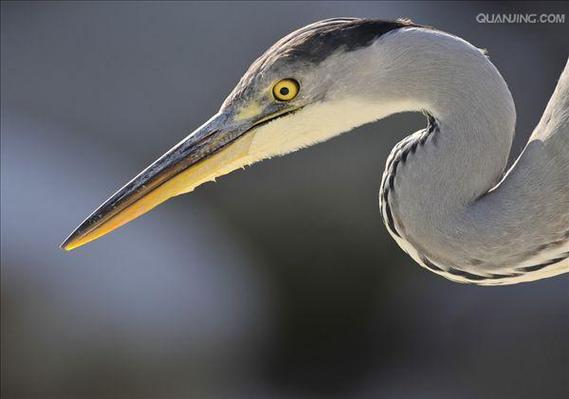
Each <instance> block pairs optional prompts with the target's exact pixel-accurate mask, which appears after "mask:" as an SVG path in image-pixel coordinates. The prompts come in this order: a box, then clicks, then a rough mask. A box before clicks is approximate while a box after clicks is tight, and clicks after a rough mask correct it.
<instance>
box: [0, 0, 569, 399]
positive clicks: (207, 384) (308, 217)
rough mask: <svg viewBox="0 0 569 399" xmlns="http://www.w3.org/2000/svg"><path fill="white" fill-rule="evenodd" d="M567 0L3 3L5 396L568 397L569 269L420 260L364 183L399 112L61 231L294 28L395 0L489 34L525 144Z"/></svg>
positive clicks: (428, 18) (554, 57)
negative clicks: (456, 279) (512, 269)
mask: <svg viewBox="0 0 569 399" xmlns="http://www.w3.org/2000/svg"><path fill="white" fill-rule="evenodd" d="M480 12H485V13H533V12H537V13H542V12H555V13H563V14H566V18H569V17H568V15H569V9H568V3H567V2H558V3H547V2H523V3H489V2H488V3H476V2H454V3H453V2H437V3H432V2H431V3H430V2H400V3H395V2H393V3H392V2H385V3H383V2H366V3H360V2H319V3H303V2H289V3H261V2H246V3H237V2H231V3H229V2H227V3H226V2H204V3H189V2H188V3H186V2H171V3H167V2H166V3H152V2H147V3H137V2H126V3H119V2H106V3H90V2H76V3H74V2H54V3H52V2H36V3H26V2H2V8H1V23H2V27H1V33H2V35H1V45H2V54H1V73H2V74H1V88H2V90H1V105H2V109H1V112H2V113H1V117H2V119H1V122H2V123H1V127H2V142H1V144H2V152H1V155H2V158H1V170H2V174H1V178H2V190H1V200H2V215H1V216H2V223H1V226H2V247H1V249H2V285H1V287H2V297H1V306H2V384H1V386H2V397H3V398H6V399H9V398H42V399H44V398H78V399H83V398H120V399H122V398H140V399H145V398H220V399H225V398H232V399H233V398H238V399H239V398H277V399H278V398H283V399H284V398H362V399H363V398H396V399H407V398H419V399H425V398H437V399H440V398H532V399H533V398H567V397H569V382H568V380H569V379H568V376H569V343H568V342H569V341H568V339H567V337H568V336H569V316H568V315H569V298H568V288H569V278H568V277H567V276H562V277H557V278H553V279H549V280H543V281H538V282H535V283H531V284H521V285H516V286H510V287H499V288H481V287H474V286H466V285H459V284H455V283H451V282H449V281H447V280H444V279H442V278H440V277H437V276H436V275H434V274H431V273H429V272H427V271H425V270H424V269H422V268H420V267H419V266H418V265H416V264H415V263H414V262H413V261H412V260H411V259H410V258H409V257H408V256H407V255H405V254H404V253H403V252H402V251H401V250H400V249H399V247H398V246H397V245H396V244H395V242H394V241H393V240H392V239H391V238H390V237H389V236H388V234H387V232H386V230H385V228H384V227H383V224H382V221H381V219H380V215H379V211H378V200H377V191H378V188H379V179H380V175H381V172H382V170H383V166H384V164H385V159H386V157H387V155H388V153H389V151H390V149H391V148H392V147H393V145H394V144H395V143H396V142H397V141H399V140H400V139H401V138H403V137H404V136H405V135H406V134H407V133H410V132H414V131H416V130H418V129H420V128H422V127H423V126H424V124H425V121H424V118H423V117H422V116H420V115H411V114H406V115H397V116H394V117H390V118H388V119H387V120H384V121H380V122H378V123H375V124H373V125H370V126H366V127H364V128H360V129H357V130H355V131H353V132H351V133H350V134H347V135H344V136H341V137H339V138H336V139H334V140H332V141H330V142H327V143H325V144H322V145H319V146H316V147H314V148H310V149H308V150H305V151H302V152H299V153H295V154H292V155H289V156H287V157H283V158H280V159H274V160H271V161H267V162H263V163H261V164H258V165H255V166H253V167H251V168H248V169H247V170H245V171H238V172H235V173H233V174H231V175H229V176H226V177H224V178H222V179H220V180H219V183H217V184H208V185H206V186H203V187H201V188H199V189H198V190H197V191H196V192H194V193H193V194H191V195H187V196H182V197H178V198H176V199H173V200H171V201H169V202H168V203H167V204H165V205H163V206H161V207H159V208H157V209H156V210H154V211H153V212H151V213H150V214H148V215H146V216H144V217H142V218H140V219H138V220H136V221H134V222H133V223H131V224H129V225H128V226H126V227H124V228H122V229H120V230H119V231H117V232H115V233H113V234H111V235H109V236H106V237H105V238H103V239H101V240H98V241H96V242H94V243H92V244H91V245H89V246H86V247H84V248H81V249H80V250H77V251H74V252H72V253H64V252H63V251H61V250H59V248H58V244H59V243H60V242H61V241H62V240H63V239H64V238H65V236H66V235H67V234H68V233H69V232H70V231H71V230H72V229H73V228H74V227H75V226H76V225H77V224H78V223H79V222H80V221H81V220H82V219H83V218H84V217H85V216H87V215H88V214H89V213H90V212H91V211H92V210H93V209H94V208H95V207H96V206H98V205H99V204H100V203H101V202H102V201H103V200H104V199H106V198H107V197H108V196H109V195H110V194H112V193H113V192H114V191H115V190H116V189H117V188H119V187H120V186H121V185H122V184H123V183H125V182H126V181H127V180H128V179H130V178H131V177H132V176H134V175H135V174H136V173H138V172H139V171H140V170H141V169H142V168H143V167H145V166H146V165H147V164H148V163H149V162H151V161H153V160H154V159H155V158H156V157H157V156H159V155H161V154H162V153H163V152H165V151H166V150H167V149H169V148H170V147H171V146H172V145H173V144H175V143H177V142H178V141H179V140H180V139H181V138H183V137H184V136H185V135H186V134H187V133H189V132H190V131H191V130H193V128H195V127H196V126H198V125H199V124H201V123H202V122H203V121H205V120H206V119H208V118H209V116H210V115H211V114H213V113H214V112H216V110H217V108H218V107H219V105H220V104H221V102H222V100H223V99H224V98H225V95H226V94H228V93H229V91H230V90H231V89H232V87H233V85H234V84H235V83H236V82H237V80H238V79H239V77H240V76H241V74H242V73H243V72H244V71H245V69H246V68H247V67H248V65H249V64H250V63H251V62H252V61H253V60H254V59H255V58H256V57H257V56H259V55H260V54H261V53H262V52H263V51H264V50H265V49H266V48H267V47H268V46H270V45H271V44H272V43H273V42H275V41H276V40H277V39H279V38H280V37H282V36H283V35H285V34H287V33H288V32H290V31H291V30H294V29H296V28H299V27H301V26H303V25H305V24H307V23H310V22H313V21H315V20H318V19H323V18H328V17H334V16H358V17H379V18H384V19H393V18H397V17H410V18H412V19H414V20H415V21H416V22H418V23H423V24H428V25H432V26H435V27H437V28H439V29H442V30H445V31H448V32H452V33H454V34H457V35H459V36H461V37H463V38H465V39H466V40H468V41H470V42H472V43H474V44H475V45H477V46H479V47H484V48H487V49H488V51H489V55H490V57H491V59H492V60H493V62H494V63H495V64H496V65H497V67H498V68H499V69H500V71H501V72H502V74H503V75H504V77H505V79H506V81H507V82H508V84H509V86H510V89H511V90H512V92H513V95H514V98H515V101H516V106H517V111H518V133H517V138H516V143H515V146H514V149H513V154H512V158H515V156H517V154H518V153H519V151H520V150H521V148H522V146H523V144H524V142H525V140H526V139H527V137H528V136H529V134H530V132H531V130H532V129H533V127H534V125H535V124H536V123H537V121H538V119H539V117H540V116H541V114H542V112H543V109H544V107H545V104H546V102H547V100H548V99H549V96H550V95H551V93H552V90H553V88H554V86H555V83H556V80H557V78H558V76H559V74H560V72H561V70H562V68H563V65H564V63H565V61H566V57H567V55H568V51H567V50H568V48H569V46H568V45H569V34H568V33H569V29H568V26H569V21H566V22H565V24H557V25H554V24H497V25H490V24H478V23H477V22H476V19H475V17H476V15H477V14H478V13H480Z"/></svg>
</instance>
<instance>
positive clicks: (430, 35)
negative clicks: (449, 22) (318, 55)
mask: <svg viewBox="0 0 569 399" xmlns="http://www.w3.org/2000/svg"><path fill="white" fill-rule="evenodd" d="M376 52H379V53H380V54H379V55H380V56H378V57H377V58H376V61H377V60H380V61H379V65H378V69H376V72H377V75H378V76H377V78H376V80H375V82H374V83H375V84H374V85H369V89H367V90H369V91H366V90H365V89H364V88H363V87H362V88H361V89H362V92H363V93H364V95H369V96H370V98H371V97H372V96H374V95H373V94H372V90H377V91H378V92H381V93H382V95H381V97H382V98H383V99H384V100H383V101H385V103H386V104H385V109H392V108H393V104H399V105H400V108H399V111H408V110H420V109H422V110H425V111H426V112H427V113H428V114H429V118H430V124H429V128H428V129H427V130H425V131H420V132H417V133H415V134H413V135H411V136H409V137H407V138H405V139H404V140H403V141H402V142H400V143H399V144H398V145H397V146H396V147H395V149H394V150H393V151H392V153H391V155H390V157H389V159H388V161H387V167H386V170H385V172H384V177H383V180H382V188H381V192H380V205H381V210H382V215H383V217H384V219H385V222H386V225H387V227H388V229H389V231H390V233H391V234H392V235H393V236H394V238H395V239H396V241H397V242H398V243H399V245H400V246H401V247H403V249H404V250H406V252H408V253H409V254H410V255H411V256H412V257H413V258H414V259H415V260H416V261H417V262H418V263H420V264H422V265H423V266H425V267H427V268H429V269H431V270H433V271H435V272H437V273H439V274H442V275H445V277H447V278H450V279H454V280H457V281H462V282H474V283H477V284H488V285H494V284H504V283H513V282H519V281H530V280H534V279H537V278H541V277H545V276H548V275H555V274H559V273H560V272H562V269H561V268H562V267H566V266H563V265H561V264H562V263H564V262H566V259H567V256H569V252H564V251H567V250H568V249H569V248H568V246H569V242H568V241H567V239H568V238H569V231H568V230H567V222H568V221H569V214H567V212H565V209H567V198H566V190H564V189H561V188H560V187H565V186H566V182H567V181H568V179H569V168H567V167H566V166H564V165H566V164H565V163H564V162H565V160H567V155H566V153H563V151H562V149H561V150H560V148H559V147H560V146H561V147H563V145H565V146H567V145H568V144H567V140H566V136H565V135H563V134H557V135H556V137H557V139H558V140H557V141H555V140H553V139H549V140H548V141H540V140H535V141H533V142H530V144H529V145H528V146H527V147H526V149H525V150H524V153H523V154H522V155H521V156H520V158H519V159H518V161H517V163H516V167H515V168H513V169H512V170H511V171H510V173H509V174H508V175H507V178H505V179H503V180H502V178H503V177H504V172H505V167H506V164H507V160H508V156H509V152H510V147H511V143H512V139H513V135H514V126H515V108H514V103H513V99H512V96H511V94H510V91H509V90H508V88H507V85H506V83H505V82H504V79H503V78H502V77H501V76H500V74H499V72H498V71H497V69H496V68H495V67H494V66H493V65H492V63H490V61H489V60H488V59H487V57H486V56H485V55H483V54H482V52H480V51H479V50H478V49H476V48H475V47H473V46H472V45H470V44H469V43H467V42H465V41H464V40H462V39H459V38H457V37H454V36H451V35H447V34H444V33H440V32H435V31H430V30H425V29H409V30H401V31H399V32H397V33H394V34H392V35H387V36H386V37H385V38H384V39H382V40H380V41H378V43H377V48H376ZM394 82H396V83H397V84H395V83H394ZM558 90H559V89H558ZM562 94H563V93H562ZM562 94H559V95H560V96H561V95H562ZM554 97H555V96H554ZM375 98H377V94H376V95H375ZM550 108H551V105H550V106H548V110H549V109H550ZM553 108H555V107H553ZM547 114H548V111H547V110H546V115H547ZM561 114H562V115H565V118H566V114H563V110H561ZM560 118H561V117H560ZM546 119H548V118H546ZM549 119H551V120H553V119H555V118H554V117H549ZM561 119H562V118H561ZM540 125H541V124H540ZM536 131H537V132H538V136H539V135H540V134H541V133H539V132H540V130H539V127H538V129H537V130H536ZM542 133H545V132H542ZM550 133H551V131H547V134H545V135H546V136H547V135H548V134H550ZM542 135H544V134H542ZM534 136H535V133H534ZM554 136H555V135H554ZM560 143H561V144H560ZM554 153H555V154H557V155H554V157H556V158H555V159H556V160H555V159H554V162H551V160H552V155H551V154H554ZM567 164H569V163H567ZM544 200H546V201H547V206H544V204H543V201H544ZM560 211H561V214H559V212H560Z"/></svg>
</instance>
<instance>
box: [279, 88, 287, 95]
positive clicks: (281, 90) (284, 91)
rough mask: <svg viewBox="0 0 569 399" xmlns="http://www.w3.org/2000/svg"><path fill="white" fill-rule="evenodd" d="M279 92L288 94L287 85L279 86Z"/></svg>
mask: <svg viewBox="0 0 569 399" xmlns="http://www.w3.org/2000/svg"><path fill="white" fill-rule="evenodd" d="M279 92H280V93H281V95H283V96H286V95H287V94H288V87H281V89H280V90H279Z"/></svg>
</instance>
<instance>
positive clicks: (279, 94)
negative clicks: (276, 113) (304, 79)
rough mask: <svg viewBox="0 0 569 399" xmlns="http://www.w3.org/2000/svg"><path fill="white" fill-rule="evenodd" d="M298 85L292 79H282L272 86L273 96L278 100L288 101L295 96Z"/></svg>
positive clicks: (298, 88)
mask: <svg viewBox="0 0 569 399" xmlns="http://www.w3.org/2000/svg"><path fill="white" fill-rule="evenodd" d="M298 90H300V85H299V84H298V82H297V81H296V80H294V79H283V80H280V81H278V82H277V84H276V85H274V86H273V96H275V98H276V99H277V100H279V101H290V100H292V99H293V98H295V97H296V96H297V94H298Z"/></svg>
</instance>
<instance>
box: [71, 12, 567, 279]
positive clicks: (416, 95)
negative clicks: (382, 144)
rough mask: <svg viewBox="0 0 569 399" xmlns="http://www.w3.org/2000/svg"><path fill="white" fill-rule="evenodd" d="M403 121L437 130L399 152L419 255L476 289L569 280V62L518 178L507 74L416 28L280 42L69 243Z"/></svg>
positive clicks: (393, 203)
mask: <svg viewBox="0 0 569 399" xmlns="http://www.w3.org/2000/svg"><path fill="white" fill-rule="evenodd" d="M401 112H422V113H423V114H424V115H426V120H427V122H426V128H425V129H422V130H420V131H418V132H415V133H413V134H411V135H409V136H407V137H406V138H405V139H403V140H402V141H401V142H399V143H398V144H397V145H396V146H395V147H394V148H393V150H392V151H391V153H390V155H389V157H388V159H387V161H386V166H385V171H384V172H383V176H382V178H381V183H380V191H379V207H380V213H381V216H382V218H383V221H384V224H385V226H386V228H387V230H388V232H389V234H390V235H391V236H392V237H393V238H394V239H395V241H396V242H397V244H398V245H399V246H400V247H401V248H402V249H403V250H404V251H405V252H406V253H407V254H409V255H410V256H411V258H413V259H414V260H415V261H416V262H417V263H418V264H419V265H421V266H422V267H424V268H426V269H428V270H430V271H431V272H434V273H436V274H438V275H440V276H442V277H445V278H447V279H449V280H452V281H455V282H460V283H470V284H476V285H507V284H515V283H520V282H529V281H534V280H538V279H542V278H546V277H552V276H555V275H559V274H562V273H566V272H568V271H569V63H566V64H565V67H564V69H563V71H562V73H561V76H560V78H559V81H558V83H557V86H556V88H555V90H554V92H553V94H552V96H551V99H550V100H549V103H548V104H547V106H546V108H545V111H544V113H543V116H542V117H541V119H540V121H539V123H538V124H537V126H536V128H535V129H534V131H533V133H532V135H531V136H530V138H529V141H528V142H527V144H526V146H525V148H524V150H523V151H522V153H521V155H520V156H519V157H518V158H517V160H516V162H515V163H514V164H513V166H512V167H511V168H509V169H507V162H508V157H509V154H510V149H511V145H512V141H513V138H514V132H515V121H516V111H515V106H514V101H513V98H512V95H511V93H510V90H509V89H508V86H507V84H506V82H505V80H504V79H503V77H502V76H501V74H500V72H499V71H498V69H497V68H496V67H495V66H494V65H493V63H492V62H491V61H490V59H489V57H488V56H487V54H486V52H485V51H484V50H481V49H479V48H477V47H476V46H474V45H472V44H470V43H469V42H467V41H465V40H463V39H461V38H459V37H457V36H455V35H452V34H449V33H446V32H443V31H440V30H437V29H435V28H432V27H429V26H424V25H420V24H416V23H414V22H412V21H410V20H407V19H398V20H395V21H385V20H378V19H360V18H333V19H327V20H323V21H318V22H315V23H312V24H310V25H307V26H305V27H303V28H300V29H298V30H296V31H294V32H292V33H290V34H289V35H287V36H285V37H284V38H282V39H281V40H279V41H277V42H276V43H275V44H274V45H273V46H271V47H270V48H269V49H268V50H267V51H266V52H265V53H263V54H262V56H261V57H259V58H258V59H257V60H256V61H254V62H253V63H252V64H251V66H250V67H249V68H248V70H247V71H246V73H245V74H244V75H243V76H242V78H241V79H240V80H239V82H238V84H237V85H236V87H235V88H234V89H233V91H232V92H231V93H230V94H229V96H228V97H227V98H226V99H225V101H224V102H223V103H222V105H221V107H220V109H219V111H218V112H217V113H216V114H215V115H214V116H213V117H211V118H210V119H209V120H207V122H205V123H204V124H203V125H201V126H200V127H198V128H197V129H196V130H195V131H193V132H192V133H191V134H190V135H188V136H187V137H186V138H184V139H183V140H182V141H181V142H179V143H178V144H177V145H175V146H174V147H173V148H172V149H170V150H169V151H168V152H166V154H164V155H163V156H162V157H160V158H159V159H157V160H156V161H155V162H154V163H152V164H151V165H150V166H148V167H147V168H146V169H144V170H143V171H142V172H141V173H140V174H138V175H137V176H136V177H134V178H133V179H132V180H131V181H130V182H128V183H127V184H126V185H125V186H124V187H122V188H121V189H120V190H118V191H117V192H116V193H115V194H114V195H112V196H111V197H110V198H109V199H108V200H107V201H106V202H104V203H103V204H102V205H101V206H100V207H99V208H97V209H96V210H95V211H94V212H93V213H92V214H91V215H90V216H89V217H87V219H85V221H83V223H81V224H80V225H79V226H78V227H77V229H76V230H75V231H74V232H73V233H72V234H71V235H70V236H69V237H68V238H67V239H66V240H65V241H64V242H63V244H62V245H61V246H62V248H64V249H65V250H72V249H74V248H77V247H79V246H82V245H84V244H86V243H88V242H90V241H93V240H95V239H97V238H99V237H101V236H103V235H105V234H107V233H109V232H110V231H112V230H114V229H116V228H118V227H119V226H122V225H124V224H125V223H127V222H129V221H131V220H133V219H135V218H137V217H138V216H140V215H142V214H144V213H146V212H148V211H149V210H151V209H152V208H154V207H156V206H157V205H159V204H161V203H163V202H164V201H166V200H168V199H169V198H171V197H173V196H177V195H180V194H183V193H188V192H190V191H192V190H194V189H195V188H196V187H198V186H200V185H201V184H203V183H205V182H209V181H213V180H215V179H216V178H217V177H219V176H222V175H225V174H228V173H229V172H231V171H234V170H236V169H240V168H244V167H245V166H249V165H251V164H253V163H255V162H258V161H261V160H264V159H267V158H271V157H275V156H280V155H284V154H287V153H291V152H293V151H297V150H299V149H302V148H306V147H309V146H311V145H314V144H317V143H320V142H323V141H325V140H328V139H330V138H332V137H334V136H337V135H339V134H341V133H344V132H347V131H349V130H352V129H354V128H356V127H358V126H361V125H364V124H368V123H371V122H375V121H378V120H380V119H383V118H385V117H387V116H389V115H393V114H396V113H401Z"/></svg>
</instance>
